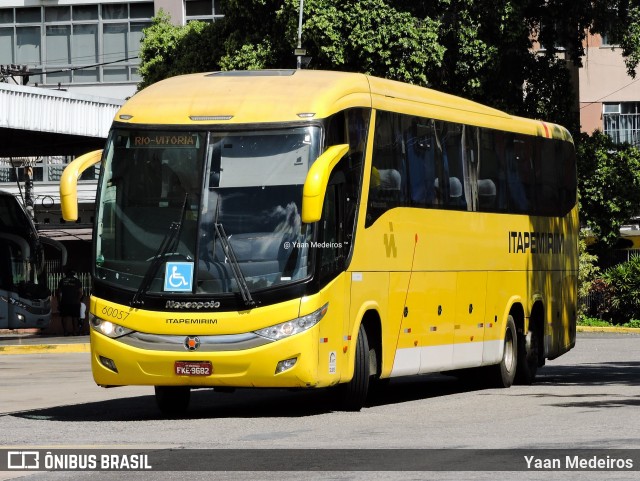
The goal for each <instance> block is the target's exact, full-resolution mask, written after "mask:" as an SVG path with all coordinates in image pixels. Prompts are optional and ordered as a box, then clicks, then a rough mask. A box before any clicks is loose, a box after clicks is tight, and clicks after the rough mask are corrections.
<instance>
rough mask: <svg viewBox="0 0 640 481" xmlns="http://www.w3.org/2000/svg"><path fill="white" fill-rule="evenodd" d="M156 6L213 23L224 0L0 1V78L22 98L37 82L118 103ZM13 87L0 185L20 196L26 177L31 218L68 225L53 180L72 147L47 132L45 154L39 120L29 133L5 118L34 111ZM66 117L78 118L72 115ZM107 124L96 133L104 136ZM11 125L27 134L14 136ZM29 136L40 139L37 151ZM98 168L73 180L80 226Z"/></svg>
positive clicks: (130, 87) (73, 95)
mask: <svg viewBox="0 0 640 481" xmlns="http://www.w3.org/2000/svg"><path fill="white" fill-rule="evenodd" d="M160 9H163V10H164V11H165V12H167V13H168V14H169V15H170V16H171V19H172V21H173V22H174V23H175V24H177V25H184V24H185V23H187V22H189V21H192V20H201V21H209V22H212V21H215V19H217V18H221V17H222V16H223V13H224V0H155V1H154V0H128V1H122V0H0V72H1V75H0V81H4V82H6V83H7V84H10V85H13V86H15V87H19V88H24V90H25V94H24V97H25V98H26V97H28V96H29V95H31V94H32V93H33V92H34V91H33V90H31V93H30V92H29V89H33V88H37V89H39V90H40V91H43V92H44V91H52V92H53V91H55V92H57V93H56V96H58V97H61V96H66V97H67V98H68V100H69V102H68V103H69V104H78V103H81V102H84V101H86V99H87V98H95V99H100V100H97V102H102V103H103V104H105V105H107V104H117V103H118V102H120V103H122V101H124V100H125V99H126V98H128V97H130V96H132V95H133V94H134V93H135V92H136V89H137V84H138V82H139V81H140V76H139V73H138V68H139V65H140V59H139V58H138V53H139V47H140V42H141V40H142V38H143V31H144V29H145V28H147V27H148V26H150V25H151V22H152V17H153V16H154V15H156V14H157V13H158V12H159V11H160ZM16 84H17V85H16ZM15 90H16V89H13V91H12V92H4V94H3V95H0V100H2V101H3V102H4V103H2V105H0V108H2V109H4V110H5V112H8V111H9V110H10V112H8V114H7V115H8V116H9V119H8V121H7V122H3V120H2V119H3V117H2V116H0V139H11V141H12V143H13V144H15V146H13V148H12V149H10V150H11V153H5V154H4V155H3V154H2V153H0V189H2V190H6V191H9V192H12V193H14V194H15V195H17V196H18V197H19V198H21V199H24V193H25V192H24V191H25V187H26V184H27V183H28V182H29V183H30V182H32V183H33V184H32V189H31V195H33V200H34V204H35V208H34V213H35V219H36V221H37V222H38V224H40V225H42V226H52V227H54V228H55V227H56V226H57V227H66V228H68V227H69V226H65V225H64V221H63V220H62V219H61V216H60V212H59V193H58V188H59V187H58V184H59V180H60V175H61V173H62V170H63V169H64V167H65V166H66V164H68V163H69V162H70V161H71V160H73V158H74V157H75V155H77V152H75V151H74V152H71V151H69V152H65V151H60V148H59V145H60V144H68V143H69V142H68V138H69V137H66V138H65V137H63V136H62V135H63V133H62V132H60V130H57V131H54V132H53V133H54V134H56V133H59V134H60V135H61V137H60V140H59V141H55V140H54V141H53V142H51V145H53V143H57V144H58V146H57V147H56V148H55V152H53V146H52V147H51V149H52V152H50V153H47V152H46V147H45V146H44V145H45V144H46V143H45V142H44V136H43V135H42V132H40V133H39V136H36V135H34V131H35V130H38V129H41V126H40V127H38V129H34V130H33V131H31V132H30V131H29V127H28V126H27V127H24V128H23V127H22V126H20V127H16V125H12V123H11V115H14V118H13V120H14V121H15V120H16V117H15V116H21V117H22V116H25V115H27V116H28V115H33V116H34V117H38V116H39V114H38V113H37V109H35V111H34V109H31V108H29V106H28V105H27V103H26V100H23V99H18V100H16V96H15V95H13V93H14V92H15ZM109 99H112V100H113V101H109ZM48 100H49V99H47V100H43V105H45V104H47V102H48ZM55 100H61V99H60V98H57V99H55ZM9 102H16V103H15V104H12V105H10V104H9ZM49 103H51V102H49ZM23 107H24V108H23ZM109 112H110V111H109ZM80 117H81V116H80ZM111 118H113V114H112V113H111ZM67 120H68V122H69V124H71V123H73V122H74V121H75V122H77V121H78V115H77V114H76V115H75V116H74V117H71V116H68V117H67ZM15 123H16V122H14V124H15ZM23 123H26V124H29V121H28V120H27V121H26V122H23ZM32 123H36V119H35V118H34V120H33V121H32ZM2 129H4V130H2ZM18 129H20V130H18ZM107 131H108V129H104V131H103V132H102V133H101V134H100V135H102V136H104V137H106V135H107ZM17 132H18V133H20V136H22V137H27V136H28V137H29V138H30V139H31V141H26V142H25V141H23V142H22V143H21V141H20V139H21V138H22V137H20V136H16V135H15V134H16V133H17ZM33 139H38V140H36V142H40V143H41V145H39V146H38V149H37V150H34V145H33V144H34V140H33ZM47 139H48V140H49V139H50V137H48V138H47ZM102 143H103V142H102ZM46 145H49V144H46ZM21 146H22V147H21ZM0 147H1V146H0ZM6 147H7V145H6V143H5V150H7V149H6ZM21 149H22V150H24V151H21ZM0 150H2V149H0ZM76 150H77V149H76ZM88 150H92V149H88ZM10 155H11V156H12V157H9V156H10ZM98 175H99V169H98V168H95V169H89V170H88V171H86V172H85V173H84V174H83V177H82V179H80V191H81V193H82V199H81V206H80V207H81V213H82V214H83V215H82V216H81V223H82V224H84V225H85V226H88V225H89V224H90V223H92V221H93V218H92V204H93V201H94V199H95V185H96V180H97V176H98ZM83 207H84V209H83Z"/></svg>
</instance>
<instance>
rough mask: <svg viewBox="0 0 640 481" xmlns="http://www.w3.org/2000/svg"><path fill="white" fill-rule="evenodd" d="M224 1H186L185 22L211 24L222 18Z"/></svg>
mask: <svg viewBox="0 0 640 481" xmlns="http://www.w3.org/2000/svg"><path fill="white" fill-rule="evenodd" d="M224 7H225V5H224V0H187V1H186V2H185V18H186V19H187V22H191V21H193V20H200V21H202V22H213V21H215V20H216V19H219V18H222V17H223V16H224Z"/></svg>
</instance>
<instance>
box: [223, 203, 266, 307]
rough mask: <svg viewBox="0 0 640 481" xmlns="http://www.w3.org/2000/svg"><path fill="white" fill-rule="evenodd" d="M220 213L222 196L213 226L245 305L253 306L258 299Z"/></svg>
mask: <svg viewBox="0 0 640 481" xmlns="http://www.w3.org/2000/svg"><path fill="white" fill-rule="evenodd" d="M219 214H220V197H218V199H217V202H216V218H215V220H214V222H213V227H214V229H215V231H216V235H217V236H218V238H219V239H220V244H221V245H222V250H223V251H224V255H225V256H226V258H227V259H228V260H229V264H230V265H231V272H233V277H235V278H236V282H237V283H238V289H239V290H240V295H241V296H242V300H243V301H244V304H245V306H248V307H253V306H255V305H256V301H254V300H253V297H251V291H250V290H249V286H248V285H247V280H246V279H245V277H244V274H243V273H242V270H241V269H240V264H238V259H237V258H236V254H235V252H234V251H233V247H231V243H230V242H229V238H228V237H227V233H226V232H225V231H224V226H223V225H222V224H221V223H220V222H218V217H219ZM213 248H214V249H215V242H214V244H213ZM214 252H215V251H214Z"/></svg>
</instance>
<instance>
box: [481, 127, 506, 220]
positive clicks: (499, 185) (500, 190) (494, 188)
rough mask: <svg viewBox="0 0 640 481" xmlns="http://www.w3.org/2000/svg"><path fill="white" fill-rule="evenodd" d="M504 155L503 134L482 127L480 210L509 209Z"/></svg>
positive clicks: (500, 210) (497, 210) (496, 210)
mask: <svg viewBox="0 0 640 481" xmlns="http://www.w3.org/2000/svg"><path fill="white" fill-rule="evenodd" d="M503 156H504V142H503V134H502V133H497V132H495V131H493V130H490V129H480V160H479V166H478V210H479V211H480V212H504V211H506V210H507V204H506V183H505V182H506V180H505V176H506V172H505V170H504V162H503Z"/></svg>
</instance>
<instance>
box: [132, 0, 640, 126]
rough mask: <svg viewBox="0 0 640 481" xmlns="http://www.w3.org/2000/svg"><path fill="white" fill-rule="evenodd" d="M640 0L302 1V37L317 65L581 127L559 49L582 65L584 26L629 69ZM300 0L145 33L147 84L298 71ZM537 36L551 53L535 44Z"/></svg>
mask: <svg viewBox="0 0 640 481" xmlns="http://www.w3.org/2000/svg"><path fill="white" fill-rule="evenodd" d="M637 4H638V2H637V0H517V1H516V0H491V1H489V0H433V1H430V2H415V1H414V0H306V1H305V2H304V17H303V19H304V23H303V34H302V44H303V47H305V48H306V49H307V51H308V55H309V56H310V57H311V58H312V60H311V65H310V68H315V69H329V70H346V71H357V72H365V73H369V74H373V75H377V76H381V77H386V78H391V79H397V80H402V81H407V82H411V83H416V84H419V85H428V86H431V87H433V88H436V89H438V90H442V91H445V92H449V93H453V94H456V95H461V96H464V97H467V98H470V99H473V100H477V101H480V102H482V103H485V104H487V105H491V106H494V107H496V108H500V109H503V110H506V111H507V112H510V113H513V114H517V115H525V116H529V117H535V118H544V119H546V120H549V121H553V122H557V123H561V124H563V125H565V126H567V127H568V128H569V129H570V130H571V131H572V132H577V130H578V122H577V113H576V108H575V96H574V94H573V92H572V90H571V79H570V75H569V73H568V71H567V69H566V64H565V62H564V61H563V60H562V59H560V58H558V56H557V55H556V54H557V53H559V52H560V53H562V54H563V55H564V56H565V57H566V58H567V59H570V60H573V61H574V62H576V63H579V62H580V59H581V57H582V56H583V55H584V45H585V39H586V35H587V33H588V32H605V31H606V32H607V34H608V35H609V36H610V38H611V39H612V40H613V41H615V42H618V43H620V45H621V46H622V48H623V54H624V55H625V58H626V62H627V68H628V70H629V73H630V74H631V75H633V74H634V73H635V67H636V66H637V65H638V61H640V7H639V6H638V5H637ZM299 5H300V1H299V0H242V1H240V0H227V1H226V5H225V17H224V18H223V19H222V20H220V21H216V22H215V23H213V24H203V23H200V22H192V23H189V24H188V25H186V26H185V27H176V26H173V25H171V23H170V20H169V19H168V17H167V16H166V15H165V14H160V15H159V16H158V17H157V18H156V19H155V20H154V23H153V25H152V26H151V27H150V28H148V29H147V30H145V37H144V40H143V43H142V47H141V57H142V65H141V68H140V73H141V76H142V82H141V83H140V87H145V86H147V85H149V84H151V83H153V82H156V81H158V80H160V79H162V78H166V77H168V76H172V75H177V74H180V73H188V72H195V71H210V70H230V69H258V68H294V67H295V65H296V58H295V57H294V55H293V49H294V48H295V47H296V43H297V30H298V14H299ZM534 42H538V43H540V44H542V45H543V46H544V47H545V51H546V55H540V54H536V53H535V52H534V51H533V50H532V46H533V43H534Z"/></svg>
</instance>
